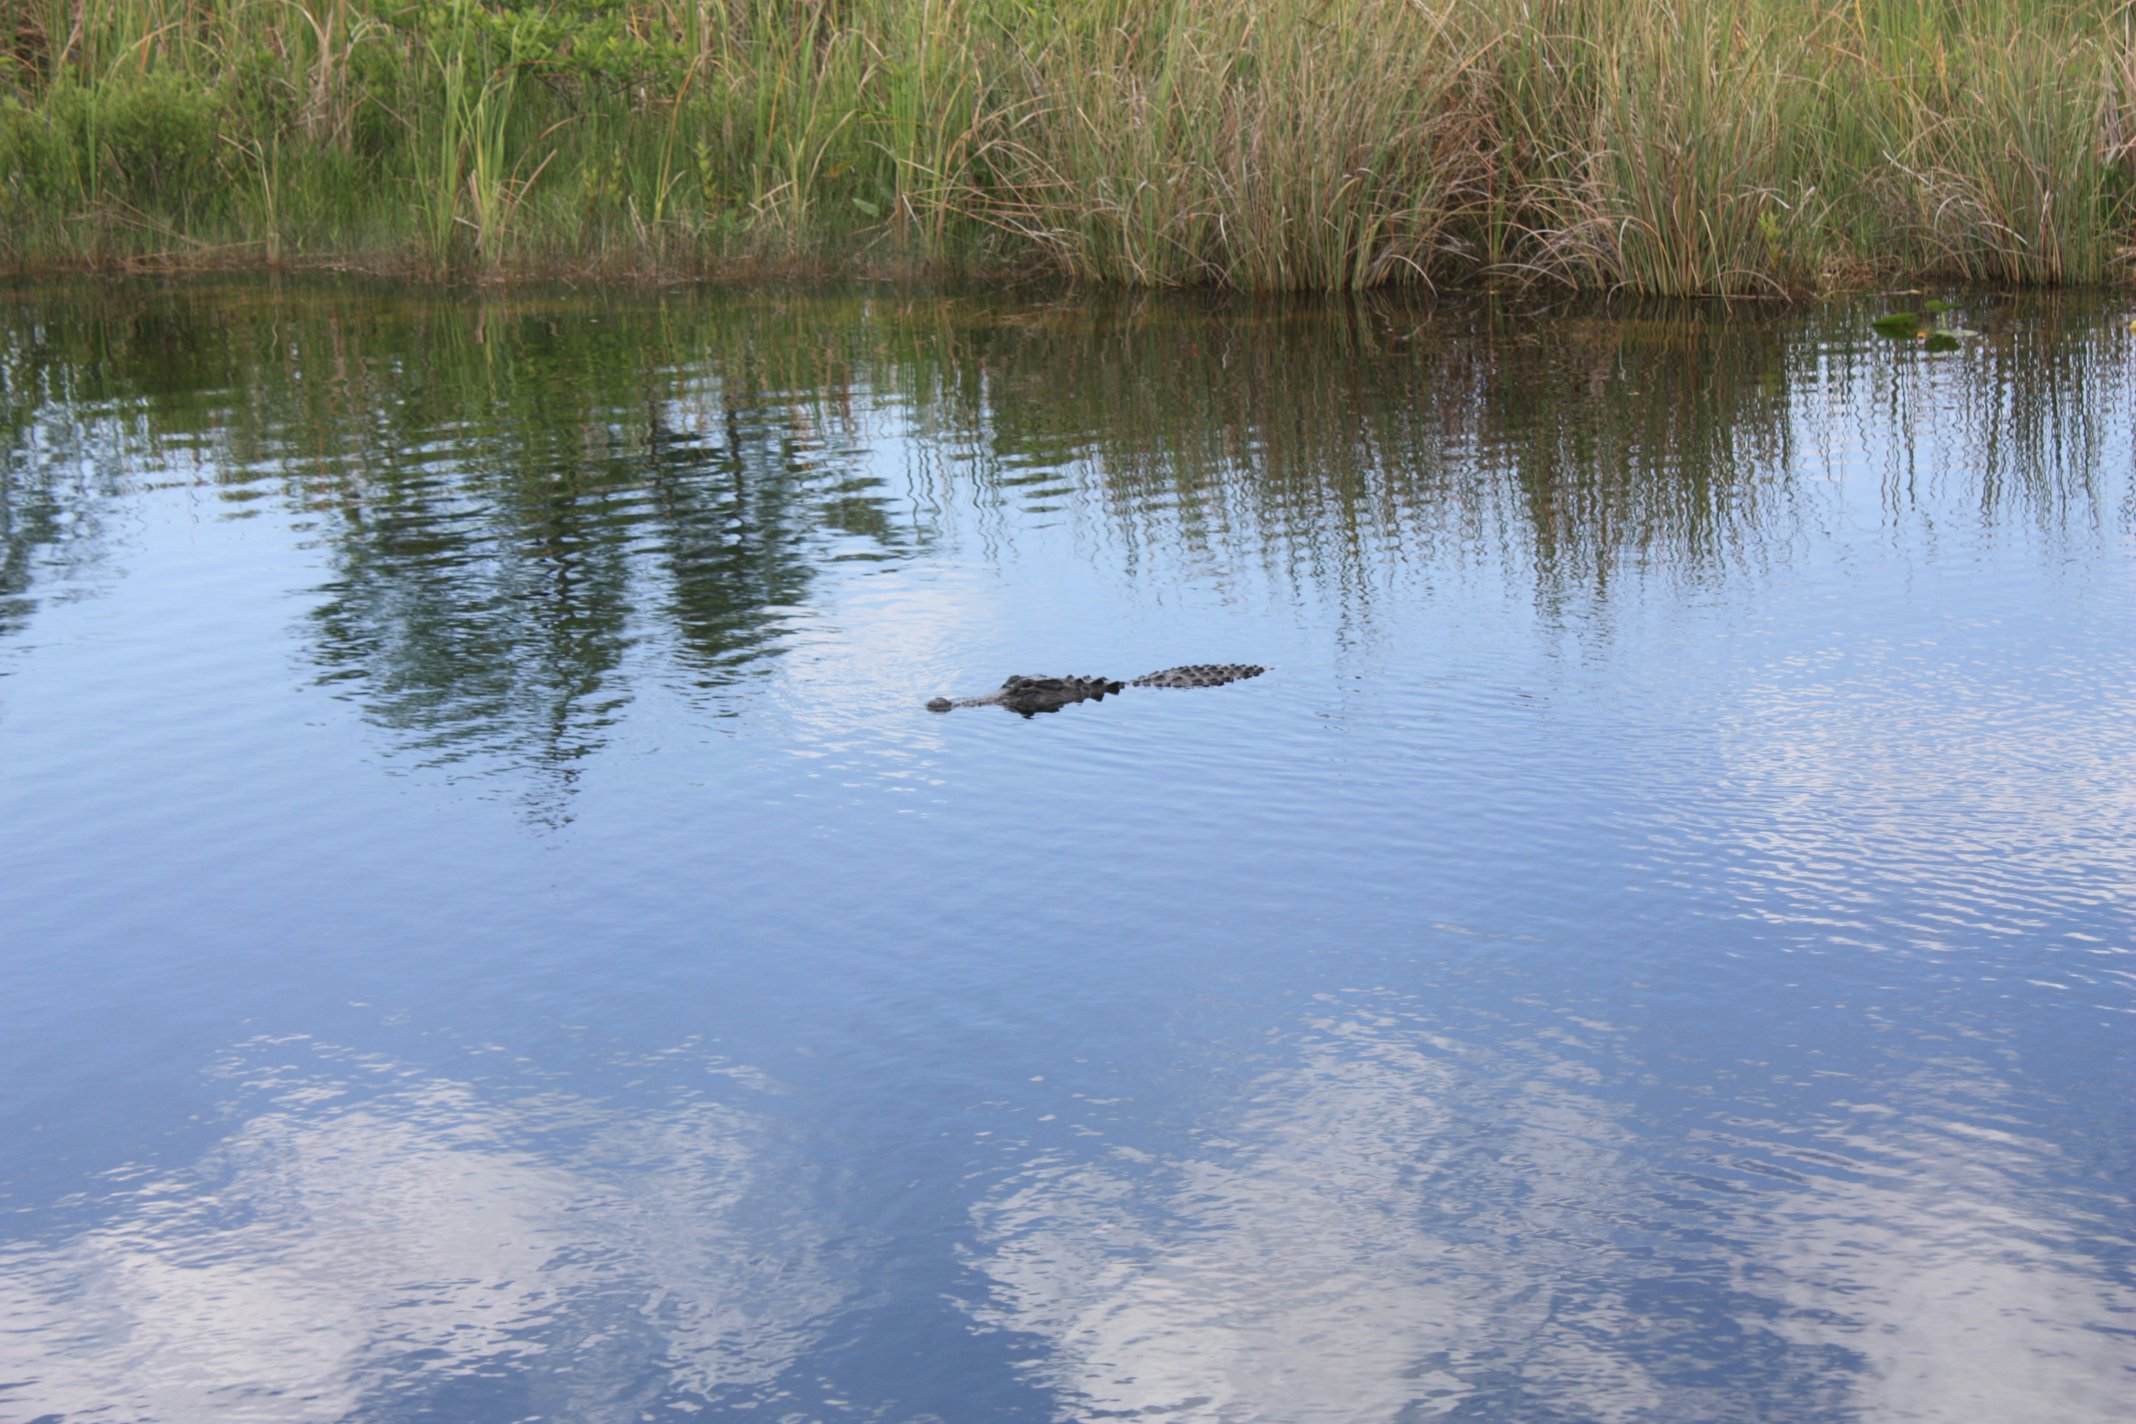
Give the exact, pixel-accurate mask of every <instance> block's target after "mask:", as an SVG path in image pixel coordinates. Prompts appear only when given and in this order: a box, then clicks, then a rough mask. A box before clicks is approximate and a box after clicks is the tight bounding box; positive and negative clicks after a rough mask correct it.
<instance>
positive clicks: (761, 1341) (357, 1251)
mask: <svg viewBox="0 0 2136 1424" xmlns="http://www.w3.org/2000/svg"><path fill="white" fill-rule="evenodd" d="M280 1048H281V1050H282V1052H283V1053H285V1054H287V1055H290V1057H286V1058H284V1060H283V1062H284V1063H285V1064H286V1065H289V1066H284V1067H281V1068H279V1069H277V1070H276V1071H274V1072H272V1073H270V1074H268V1075H267V1076H266V1077H264V1078H262V1077H261V1076H259V1075H258V1074H257V1071H256V1070H257V1069H258V1067H259V1063H257V1062H254V1063H252V1064H251V1069H252V1070H254V1071H252V1072H250V1073H248V1076H249V1077H251V1079H252V1081H251V1082H250V1083H248V1086H247V1091H246V1101H247V1102H248V1103H250V1104H251V1106H252V1107H253V1108H255V1109H256V1110H254V1111H251V1112H250V1115H249V1116H246V1117H245V1118H244V1120H243V1121H242V1122H241V1123H240V1124H239V1125H238V1126H237V1128H236V1129H235V1130H234V1131H233V1132H232V1133H231V1134H230V1135H229V1136H228V1137H227V1138H226V1139H225V1140H224V1141H223V1142H221V1143H220V1144H219V1145H218V1146H217V1147H216V1148H215V1149H214V1150H213V1151H211V1152H210V1153H209V1154H207V1155H206V1156H205V1157H204V1158H202V1159H201V1160H200V1161H199V1162H198V1163H196V1164H195V1165H194V1166H193V1167H192V1168H190V1169H181V1170H178V1171H171V1172H156V1173H152V1174H147V1175H143V1176H139V1177H137V1178H136V1179H134V1180H133V1181H132V1182H131V1183H129V1184H128V1186H127V1188H126V1189H125V1190H124V1192H123V1194H122V1196H121V1197H120V1198H119V1199H118V1200H117V1201H116V1202H109V1203H103V1204H100V1207H99V1209H98V1211H97V1218H98V1219H97V1222H96V1224H94V1225H92V1226H90V1227H89V1228H88V1229H86V1230H83V1231H81V1232H79V1233H78V1234H76V1235H73V1236H70V1237H66V1238H63V1239H59V1240H51V1241H45V1242H41V1243H39V1242H33V1243H24V1244H20V1245H16V1246H13V1247H11V1248H8V1249H7V1250H6V1251H5V1253H4V1254H0V1319H4V1320H6V1321H7V1322H8V1324H7V1328H6V1330H5V1331H4V1332H0V1380H4V1381H7V1382H8V1383H5V1384H0V1413H6V1414H9V1415H10V1416H11V1417H24V1416H22V1415H21V1414H19V1413H17V1411H20V1410H23V1409H25V1408H26V1409H27V1411H28V1417H41V1416H45V1415H47V1414H57V1415H62V1416H64V1417H65V1418H67V1419H69V1420H148V1419H154V1420H159V1421H185V1420H210V1419H212V1420H218V1421H223V1420H247V1419H263V1420H264V1419H272V1420H277V1421H292V1420H328V1419H343V1418H348V1417H352V1416H363V1417H401V1416H404V1415H408V1414H416V1413H424V1412H426V1411H427V1410H430V1409H441V1410H443V1411H444V1412H445V1413H447V1414H449V1415H451V1416H452V1417H455V1418H461V1419H469V1418H487V1417H501V1418H519V1417H525V1416H528V1415H531V1414H541V1415H544V1416H547V1417H552V1418H567V1419H573V1420H587V1421H607V1420H623V1419H633V1420H634V1419H637V1418H639V1417H641V1415H642V1414H643V1412H644V1411H646V1410H649V1409H653V1408H656V1407H658V1406H661V1405H662V1404H668V1405H676V1406H679V1407H681V1408H683V1409H685V1410H687V1409H690V1408H691V1406H692V1401H699V1402H701V1401H704V1400H706V1399H725V1400H727V1401H728V1402H730V1403H733V1402H736V1401H737V1400H738V1397H740V1396H744V1395H755V1396H761V1395H763V1394H764V1393H766V1392H767V1391H773V1390H775V1381H776V1380H777V1379H778V1377H779V1375H780V1374H781V1373H782V1371H784V1370H785V1369H786V1368H787V1366H788V1365H789V1364H791V1363H792V1361H793V1360H794V1359H795V1358H796V1357H797V1356H798V1355H799V1354H800V1353H801V1352H802V1351H803V1350H804V1348H806V1346H807V1345H808V1344H809V1342H810V1341H811V1340H812V1339H813V1338H814V1334H815V1328H814V1326H815V1322H816V1321H817V1320H818V1319H819V1318H820V1317H822V1316H823V1315H824V1314H825V1313H826V1312H828V1311H830V1310H831V1309H833V1308H834V1307H835V1306H836V1304H837V1303H838V1301H839V1299H840V1297H841V1291H840V1288H839V1287H838V1286H837V1285H836V1284H835V1283H834V1281H833V1278H832V1272H831V1270H830V1268H829V1266H828V1264H827V1262H826V1259H825V1246H824V1238H823V1233H822V1231H821V1229H820V1227H819V1226H818V1225H817V1224H816V1223H815V1222H814V1221H812V1220H810V1219H809V1218H808V1217H806V1216H803V1215H802V1214H800V1212H799V1211H798V1210H796V1209H795V1207H794V1206H793V1190H794V1176H793V1173H792V1172H791V1171H783V1172H782V1171H779V1170H777V1168H776V1166H775V1164H774V1163H773V1162H772V1161H770V1160H769V1158H768V1156H767V1149H766V1145H765V1141H764V1139H765V1135H766V1134H765V1126H764V1123H763V1121H762V1120H760V1119H759V1118H757V1117H756V1116H754V1115H752V1114H751V1113H749V1112H746V1111H742V1110H739V1109H736V1108H733V1107H729V1106H726V1105H724V1104H721V1103H718V1102H715V1101H712V1100H710V1099H708V1098H706V1097H704V1096H702V1095H701V1094H699V1093H698V1092H696V1091H682V1092H677V1093H675V1094H673V1095H671V1096H670V1097H668V1098H667V1099H666V1100H665V1101H664V1103H663V1104H661V1105H657V1106H634V1107H632V1108H630V1109H629V1110H622V1109H619V1108H615V1107H611V1106H608V1105H606V1104H604V1103H602V1102H600V1101H597V1100H594V1099H591V1098H586V1097H580V1096H575V1095H572V1094H568V1093H563V1092H557V1091H543V1090H540V1089H539V1088H533V1089H530V1090H529V1091H526V1092H524V1093H523V1094H514V1093H511V1092H507V1091H503V1090H501V1089H500V1088H499V1086H498V1085H497V1084H496V1082H495V1081H493V1080H490V1079H487V1078H484V1079H482V1080H477V1081H456V1080H453V1079H450V1078H443V1077H432V1076H425V1075H423V1074H420V1073H417V1072H415V1071H413V1070H410V1069H407V1068H405V1067H403V1066H401V1065H397V1064H394V1063H391V1062H386V1061H381V1060H376V1059H364V1060H361V1061H357V1060H354V1059H352V1058H350V1057H348V1056H346V1055H338V1054H334V1053H332V1052H331V1051H330V1050H323V1049H320V1048H319V1047H318V1046H316V1045H313V1044H309V1043H306V1042H303V1041H298V1042H296V1043H295V1044H288V1043H285V1044H282V1045H280ZM273 1051H274V1050H273V1049H271V1048H269V1046H267V1045H265V1044H254V1045H250V1046H248V1049H247V1057H248V1059H262V1056H263V1055H265V1054H268V1053H271V1052H273ZM295 1056H301V1057H302V1058H304V1059H306V1060H311V1061H308V1062H306V1063H305V1064H304V1066H302V1067H297V1066H294V1064H293V1062H292V1059H293V1058H294V1057H295ZM262 1061H264V1060H263V1059H262ZM255 1097H264V1098H265V1099H266V1101H264V1102H254V1101H253V1099H254V1098H255ZM768 1177H776V1180H768V1179H767V1178H768Z"/></svg>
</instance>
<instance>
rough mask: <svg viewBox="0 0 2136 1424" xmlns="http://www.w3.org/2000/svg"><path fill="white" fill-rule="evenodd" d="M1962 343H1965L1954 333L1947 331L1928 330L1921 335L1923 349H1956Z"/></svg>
mask: <svg viewBox="0 0 2136 1424" xmlns="http://www.w3.org/2000/svg"><path fill="white" fill-rule="evenodd" d="M1963 345H1965V343H1964V342H1963V341H1961V340H1959V339H1958V337H1957V336H1956V335H1955V334H1954V333H1952V332H1948V331H1930V332H1926V333H1924V334H1923V335H1922V337H1921V349H1922V350H1923V351H1956V350H1957V349H1958V348H1959V347H1961V346H1963Z"/></svg>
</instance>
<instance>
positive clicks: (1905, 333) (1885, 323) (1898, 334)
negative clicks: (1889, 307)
mask: <svg viewBox="0 0 2136 1424" xmlns="http://www.w3.org/2000/svg"><path fill="white" fill-rule="evenodd" d="M1869 324H1870V325H1871V326H1873V327H1875V328H1876V329H1877V330H1878V331H1879V332H1881V333H1882V334H1883V335H1885V336H1889V337H1892V338H1894V339H1895V340H1899V341H1911V340H1913V339H1914V337H1916V336H1918V335H1920V333H1921V318H1920V317H1918V316H1915V315H1914V314H1913V313H1912V312H1892V313H1890V314H1889V315H1888V316H1880V317H1878V318H1877V319H1876V320H1875V321H1872V322H1870V323H1869Z"/></svg>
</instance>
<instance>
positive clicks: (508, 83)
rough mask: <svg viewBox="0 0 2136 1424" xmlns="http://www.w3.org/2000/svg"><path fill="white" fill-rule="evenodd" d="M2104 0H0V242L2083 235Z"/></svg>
mask: <svg viewBox="0 0 2136 1424" xmlns="http://www.w3.org/2000/svg"><path fill="white" fill-rule="evenodd" d="M2132 136H2136V7H2132V6H2131V5H2130V4H2129V3H2127V0H1743V3H1740V4H1737V5H1734V6H1729V7H1718V6H1713V5H1710V4H1705V3H1701V0H1192V2H1191V3H1190V0H1073V3H1069V0H0V267H5V268H13V269H17V270H24V269H35V268H39V267H46V266H82V265H101V264H119V265H139V264H154V265H177V266H200V265H216V264H248V263H260V262H267V263H272V264H285V263H293V264H329V265H349V264H354V265H363V266H371V267H380V268H400V269H409V270H420V271H428V272H435V273H457V274H466V275H477V276H488V275H512V274H528V275H538V274H543V273H551V272H557V271H572V272H580V271H583V272H613V273H627V272H641V273H665V274H680V275H690V274H702V273H713V274H717V273H721V272H727V273H736V272H741V271H746V270H750V269H751V268H752V267H756V266H761V265H763V264H765V263H770V264H773V265H780V266H792V265H796V264H799V265H802V266H812V267H815V268H818V269H821V270H832V271H836V270H855V269H859V270H881V269H886V268H888V269H898V268H904V269H909V268H913V267H929V268H934V269H937V270H945V271H961V272H997V271H1004V270H1019V271H1050V272H1054V273H1059V274H1062V275H1067V276H1071V277H1075V278H1079V279H1084V280H1091V281H1100V282H1120V283H1130V284H1143V285H1176V284H1191V283H1215V284H1223V285H1230V286H1236V287H1243V288H1250V289H1268V290H1279V289H1311V290H1335V289H1357V288H1369V287H1376V286H1387V285H1392V286H1407V285H1435V284H1444V283H1454V282H1478V281H1482V282H1489V283H1495V284H1513V285H1525V284H1537V283H1540V284H1547V285H1555V286H1566V287H1573V288H1602V289H1611V290H1617V289H1623V290H1632V291H1639V292H1647V293H1660V294H1688V293H1732V294H1746V295H1749V294H1782V293H1797V292H1803V291H1811V290H1817V289H1821V288H1825V287H1829V286H1834V285H1843V284H1847V283H1850V282H1859V281H1863V280H1869V279H1878V278H1886V277H1949V278H1957V279H1965V280H1979V281H1995V282H2102V281H2112V280H2120V279H2124V278H2125V277H2126V276H2127V274H2128V273H2129V271H2130V264H2131V258H2132V249H2136V137H2132Z"/></svg>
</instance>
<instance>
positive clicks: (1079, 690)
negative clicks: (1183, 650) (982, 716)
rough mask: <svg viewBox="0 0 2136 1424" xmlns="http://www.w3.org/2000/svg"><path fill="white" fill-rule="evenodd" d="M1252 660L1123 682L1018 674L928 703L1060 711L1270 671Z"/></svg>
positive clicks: (935, 707) (939, 708) (933, 707)
mask: <svg viewBox="0 0 2136 1424" xmlns="http://www.w3.org/2000/svg"><path fill="white" fill-rule="evenodd" d="M1267 671H1268V669H1267V668H1264V667H1255V666H1253V665H1252V664H1251V663H1190V664H1188V665H1187V666H1186V667H1175V668H1166V669H1165V670H1164V671H1162V672H1152V673H1145V674H1143V675H1142V676H1141V677H1138V678H1132V679H1130V680H1128V681H1126V682H1120V681H1117V680H1115V679H1113V678H1109V677H1023V676H1016V677H1012V678H1010V679H1009V680H1008V681H1007V682H1004V683H1003V684H1001V686H1000V687H998V688H996V689H995V690H994V691H992V692H989V693H988V694H986V696H984V697H954V698H952V697H937V698H935V699H934V700H933V701H932V702H929V703H928V704H927V710H928V711H930V712H947V711H949V710H950V709H951V708H953V707H1006V708H1008V709H1009V710H1010V711H1011V712H1018V713H1021V714H1022V715H1024V716H1026V717H1029V716H1031V715H1032V714H1033V713H1037V712H1058V711H1060V710H1061V709H1062V708H1063V707H1066V706H1067V705H1068V704H1069V703H1071V702H1100V701H1103V700H1104V699H1105V697H1106V695H1107V694H1108V693H1113V692H1118V691H1120V690H1121V689H1123V688H1128V687H1222V686H1223V685H1224V684H1225V683H1227V682H1241V681H1244V680H1245V679H1246V678H1249V677H1259V676H1260V675H1261V674H1262V673H1264V672H1267Z"/></svg>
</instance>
